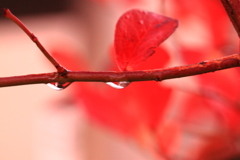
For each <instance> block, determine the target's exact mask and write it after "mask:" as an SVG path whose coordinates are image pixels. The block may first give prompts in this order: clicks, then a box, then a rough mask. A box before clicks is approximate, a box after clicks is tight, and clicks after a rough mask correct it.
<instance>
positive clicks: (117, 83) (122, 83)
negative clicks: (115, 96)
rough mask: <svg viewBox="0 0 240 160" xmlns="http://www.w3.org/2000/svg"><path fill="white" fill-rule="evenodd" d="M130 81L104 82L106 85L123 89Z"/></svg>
mask: <svg viewBox="0 0 240 160" xmlns="http://www.w3.org/2000/svg"><path fill="white" fill-rule="evenodd" d="M130 83H131V82H127V81H122V82H116V83H114V82H106V84H107V85H109V86H111V87H113V88H115V89H123V88H125V87H127V86H128V85H129V84H130Z"/></svg>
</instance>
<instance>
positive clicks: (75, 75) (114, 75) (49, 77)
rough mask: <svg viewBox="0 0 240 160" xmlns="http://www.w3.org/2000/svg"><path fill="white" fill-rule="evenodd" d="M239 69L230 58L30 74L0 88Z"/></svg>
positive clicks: (0, 81)
mask: <svg viewBox="0 0 240 160" xmlns="http://www.w3.org/2000/svg"><path fill="white" fill-rule="evenodd" d="M239 66H240V55H239V54H233V55H230V56H225V57H221V58H218V59H214V60H208V61H203V62H200V63H197V64H192V65H187V66H178V67H171V68H163V69H156V70H144V71H124V72H113V71H112V72H88V71H79V72H75V71H68V72H67V73H66V74H65V75H64V76H60V75H59V74H58V73H57V72H53V73H43V74H31V75H24V76H14V77H3V78H0V87H8V86H18V85H27V84H40V83H45V84H46V83H51V82H58V83H66V82H121V81H128V82H134V81H163V80H166V79H173V78H181V77H187V76H193V75H199V74H203V73H209V72H214V71H218V70H224V69H228V68H233V67H239Z"/></svg>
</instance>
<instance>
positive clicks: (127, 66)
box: [114, 9, 178, 71]
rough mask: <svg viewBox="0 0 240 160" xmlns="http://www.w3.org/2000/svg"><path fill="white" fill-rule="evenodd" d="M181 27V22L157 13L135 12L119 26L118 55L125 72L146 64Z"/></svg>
mask: <svg viewBox="0 0 240 160" xmlns="http://www.w3.org/2000/svg"><path fill="white" fill-rule="evenodd" d="M177 26H178V21H177V20H174V19H171V18H169V17H165V16H162V15H159V14H156V13H153V12H147V11H142V10H137V9H133V10H130V11H128V12H126V13H125V14H123V15H122V16H121V17H120V19H119V20H118V23H117V25H116V31H115V41H114V45H115V54H116V58H117V63H118V67H119V68H120V70H122V71H126V70H132V69H133V67H134V66H135V65H137V64H139V63H140V62H142V61H144V60H146V59H147V58H148V57H149V56H151V55H152V54H153V53H154V52H155V51H154V49H155V48H156V47H157V46H159V44H160V43H162V42H163V41H164V40H165V39H167V38H168V37H169V36H170V35H171V34H172V33H173V32H174V30H175V29H176V27H177Z"/></svg>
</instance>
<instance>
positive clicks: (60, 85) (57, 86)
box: [47, 82, 72, 91]
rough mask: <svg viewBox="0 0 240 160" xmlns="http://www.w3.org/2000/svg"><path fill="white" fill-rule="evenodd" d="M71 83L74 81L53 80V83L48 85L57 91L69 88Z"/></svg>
mask: <svg viewBox="0 0 240 160" xmlns="http://www.w3.org/2000/svg"><path fill="white" fill-rule="evenodd" d="M71 83H72V82H66V83H59V82H52V83H48V84H47V86H49V87H50V88H52V89H54V90H56V91H61V90H63V89H65V88H67V87H68V86H69V85H70V84H71Z"/></svg>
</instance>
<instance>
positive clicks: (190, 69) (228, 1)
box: [0, 0, 240, 87]
mask: <svg viewBox="0 0 240 160" xmlns="http://www.w3.org/2000/svg"><path fill="white" fill-rule="evenodd" d="M221 1H222V4H223V5H224V7H225V9H226V11H227V13H228V15H229V17H230V19H231V21H232V23H233V25H234V27H235V29H236V31H237V33H238V35H240V9H238V8H239V7H240V2H239V0H221ZM4 15H5V17H7V18H9V19H11V20H12V21H14V22H15V23H16V24H17V25H18V26H20V27H21V28H22V29H23V31H24V32H25V33H26V34H27V35H28V36H29V37H30V38H31V39H32V41H33V42H35V43H36V44H37V46H38V47H39V49H40V50H41V51H42V52H43V53H44V55H45V56H46V57H47V58H48V59H49V60H50V61H51V62H52V64H53V65H54V66H55V67H56V68H57V70H58V72H53V73H43V74H31V75H24V76H13V77H2V78H0V87H8V86H17V85H28V84H40V83H45V84H46V83H51V82H59V83H61V84H63V83H65V82H86V81H88V82H121V81H128V82H133V81H162V80H166V79H172V78H181V77H187V76H193V75H199V74H203V73H209V72H214V71H218V70H223V69H228V68H233V67H239V66H240V55H239V54H233V55H230V56H225V57H221V58H218V59H213V60H207V61H203V62H200V63H197V64H192V65H187V66H179V67H172V68H163V69H156V70H144V71H124V72H88V71H79V72H73V71H67V70H66V69H65V68H63V67H62V66H61V65H60V64H58V63H57V61H55V59H54V58H53V57H51V55H50V54H49V53H48V52H47V51H46V50H45V49H44V47H43V46H42V45H41V43H40V42H39V41H38V39H37V38H36V37H35V36H34V35H33V34H32V33H31V32H30V31H29V30H28V29H27V28H26V27H25V26H24V25H23V24H22V22H21V21H20V20H19V19H18V18H16V17H15V16H14V15H12V14H11V12H10V11H9V10H7V9H5V10H4ZM59 67H60V68H62V69H59Z"/></svg>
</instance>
